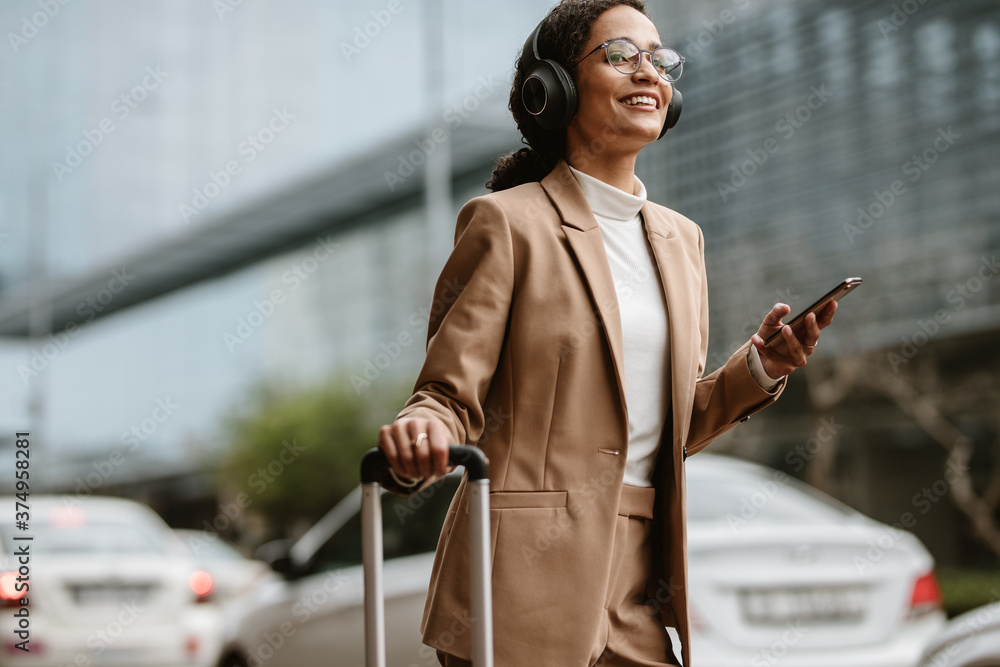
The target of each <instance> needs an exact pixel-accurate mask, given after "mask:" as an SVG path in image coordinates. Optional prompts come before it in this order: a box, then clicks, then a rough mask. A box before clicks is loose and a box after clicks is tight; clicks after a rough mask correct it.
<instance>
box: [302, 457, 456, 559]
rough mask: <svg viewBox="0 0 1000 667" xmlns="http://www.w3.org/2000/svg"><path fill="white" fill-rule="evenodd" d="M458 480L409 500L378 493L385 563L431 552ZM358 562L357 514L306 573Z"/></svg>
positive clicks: (448, 479) (447, 480)
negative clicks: (380, 497) (380, 501)
mask: <svg viewBox="0 0 1000 667" xmlns="http://www.w3.org/2000/svg"><path fill="white" fill-rule="evenodd" d="M460 480H461V478H460V477H459V476H457V475H452V476H449V477H446V478H445V479H443V480H441V481H440V482H438V483H436V484H434V485H433V486H430V487H428V488H426V489H424V491H422V492H421V493H420V494H419V495H415V496H411V497H410V498H401V497H399V496H396V495H393V494H391V493H385V494H382V544H383V553H384V554H385V559H386V560H389V559H391V558H400V557H402V556H411V555H413V554H419V553H425V552H427V551H434V549H435V547H437V541H438V536H439V535H440V534H441V526H442V524H444V518H445V515H446V514H447V513H448V505H449V503H451V498H452V496H454V495H455V490H456V489H457V488H458V483H459V481H460ZM361 560H362V559H361V513H360V511H359V512H358V513H357V514H355V515H354V516H353V517H351V518H350V520H348V521H347V522H346V523H345V524H344V525H343V526H342V527H341V529H340V530H338V531H337V532H336V533H335V534H334V535H333V537H331V538H330V539H329V540H327V541H326V543H325V544H324V545H323V546H322V547H320V549H319V550H318V551H317V552H316V555H315V556H314V557H313V559H312V561H311V564H310V568H309V570H310V571H314V572H315V571H320V570H329V569H333V568H338V567H347V566H350V565H360V564H361Z"/></svg>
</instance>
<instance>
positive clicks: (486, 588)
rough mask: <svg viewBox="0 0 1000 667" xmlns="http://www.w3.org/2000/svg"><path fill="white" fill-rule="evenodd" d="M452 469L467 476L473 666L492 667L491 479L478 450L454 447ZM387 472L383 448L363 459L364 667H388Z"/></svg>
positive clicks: (476, 448) (451, 452) (369, 452)
mask: <svg viewBox="0 0 1000 667" xmlns="http://www.w3.org/2000/svg"><path fill="white" fill-rule="evenodd" d="M448 464H449V465H453V466H458V465H460V466H464V467H465V471H466V473H468V475H469V484H468V486H469V530H470V532H471V534H470V535H469V563H470V577H471V580H472V581H471V584H472V586H471V589H470V590H471V600H470V602H471V603H472V609H471V610H470V613H471V614H472V631H473V635H472V664H473V665H475V666H476V667H493V594H492V588H491V584H490V480H489V477H488V476H487V468H486V455H485V454H483V451H482V450H481V449H479V448H478V447H470V446H468V445H451V447H449V452H448ZM388 467H389V462H388V461H387V460H386V458H385V454H384V453H383V452H382V450H381V449H378V448H375V449H371V450H369V451H368V453H367V454H365V456H364V458H363V459H362V460H361V539H362V552H363V560H364V570H365V666H366V667H385V599H384V591H383V588H382V503H381V501H380V490H379V483H380V480H381V479H383V477H382V475H383V474H384V473H385V472H386V470H387V468H388Z"/></svg>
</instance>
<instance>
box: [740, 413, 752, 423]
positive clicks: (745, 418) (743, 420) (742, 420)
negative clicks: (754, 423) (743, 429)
mask: <svg viewBox="0 0 1000 667" xmlns="http://www.w3.org/2000/svg"><path fill="white" fill-rule="evenodd" d="M748 419H750V415H747V416H746V417H744V418H743V419H741V420H740V423H741V424H742V423H743V422H745V421H747V420H748Z"/></svg>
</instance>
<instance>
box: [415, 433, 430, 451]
mask: <svg viewBox="0 0 1000 667" xmlns="http://www.w3.org/2000/svg"><path fill="white" fill-rule="evenodd" d="M426 437H427V434H426V433H421V434H420V435H418V436H417V439H416V440H414V441H413V447H414V449H415V448H417V447H419V446H420V442H421V441H422V440H423V439H424V438H426Z"/></svg>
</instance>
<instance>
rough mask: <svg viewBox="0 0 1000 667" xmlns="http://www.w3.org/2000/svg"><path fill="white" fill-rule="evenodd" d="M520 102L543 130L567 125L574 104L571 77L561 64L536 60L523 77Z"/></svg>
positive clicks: (572, 114)
mask: <svg viewBox="0 0 1000 667" xmlns="http://www.w3.org/2000/svg"><path fill="white" fill-rule="evenodd" d="M521 100H522V102H523V104H524V108H525V110H526V111H527V112H528V113H529V114H531V115H532V116H534V117H535V120H536V121H538V124H539V125H541V126H542V127H544V128H545V129H546V130H555V129H558V128H561V127H566V126H567V125H569V122H570V121H571V120H572V119H573V116H574V115H575V114H576V108H577V103H578V101H577V95H576V85H575V84H574V83H573V77H571V76H570V75H569V72H567V71H566V68H564V67H563V66H562V65H560V64H559V63H557V62H555V61H552V60H547V59H543V60H539V61H537V62H536V63H535V65H534V67H532V68H531V71H530V72H528V75H527V76H526V77H524V84H523V85H522V86H521Z"/></svg>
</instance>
